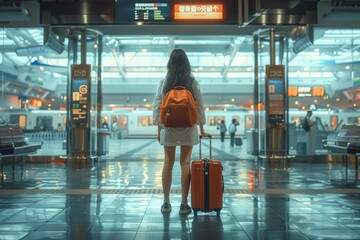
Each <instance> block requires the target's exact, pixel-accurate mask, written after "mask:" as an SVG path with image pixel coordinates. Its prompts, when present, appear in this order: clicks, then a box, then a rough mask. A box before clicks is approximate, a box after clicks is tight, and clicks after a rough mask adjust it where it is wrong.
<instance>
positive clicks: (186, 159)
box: [180, 146, 193, 204]
mask: <svg viewBox="0 0 360 240" xmlns="http://www.w3.org/2000/svg"><path fill="white" fill-rule="evenodd" d="M192 148H193V147H192V146H181V152H180V166H181V203H184V204H185V203H187V198H188V195H189V189H190V180H191V175H190V158H191V153H192Z"/></svg>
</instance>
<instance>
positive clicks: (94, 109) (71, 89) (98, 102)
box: [67, 28, 102, 159]
mask: <svg viewBox="0 0 360 240" xmlns="http://www.w3.org/2000/svg"><path fill="white" fill-rule="evenodd" d="M79 50H80V51H79ZM68 52H69V55H68V59H69V74H68V76H69V81H68V90H67V96H68V114H67V116H68V124H67V136H68V137H67V155H68V157H69V158H72V159H90V158H97V157H98V150H99V142H100V141H101V139H99V138H100V137H101V136H100V135H99V134H98V131H99V130H98V129H99V127H100V125H101V124H100V122H101V108H102V89H101V63H102V62H101V56H102V34H101V33H99V32H98V31H95V30H91V29H86V28H73V29H70V30H69V50H68ZM79 60H80V61H79ZM94 73H95V74H94ZM99 112H100V113H99ZM98 126H99V127H98Z"/></svg>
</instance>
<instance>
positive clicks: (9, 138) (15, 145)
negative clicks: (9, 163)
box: [0, 124, 42, 157]
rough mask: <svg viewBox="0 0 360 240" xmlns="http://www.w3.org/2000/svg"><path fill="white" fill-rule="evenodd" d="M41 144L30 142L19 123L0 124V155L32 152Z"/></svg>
mask: <svg viewBox="0 0 360 240" xmlns="http://www.w3.org/2000/svg"><path fill="white" fill-rule="evenodd" d="M41 146H42V143H39V144H29V143H28V141H27V140H26V138H25V136H24V134H23V132H22V130H21V128H20V127H19V126H18V125H10V124H0V154H1V155H0V156H2V157H4V156H7V155H21V154H30V153H34V152H36V151H37V150H38V149H40V148H41Z"/></svg>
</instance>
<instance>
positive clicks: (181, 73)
mask: <svg viewBox="0 0 360 240" xmlns="http://www.w3.org/2000/svg"><path fill="white" fill-rule="evenodd" d="M167 70H168V72H167V74H166V77H165V85H164V88H163V93H164V94H166V93H167V92H168V91H170V90H171V89H173V88H174V87H176V86H183V87H185V88H186V89H188V90H190V91H191V93H193V91H192V87H191V85H192V81H193V79H194V77H193V76H192V74H191V66H190V62H189V59H188V57H187V55H186V53H185V51H184V50H182V49H174V50H173V51H172V52H171V54H170V58H169V61H168V63H167Z"/></svg>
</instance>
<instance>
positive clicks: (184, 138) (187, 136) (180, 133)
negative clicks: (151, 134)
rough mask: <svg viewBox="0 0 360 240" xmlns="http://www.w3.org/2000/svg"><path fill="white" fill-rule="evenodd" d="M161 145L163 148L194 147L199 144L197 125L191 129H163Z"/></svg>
mask: <svg viewBox="0 0 360 240" xmlns="http://www.w3.org/2000/svg"><path fill="white" fill-rule="evenodd" d="M160 144H161V145H163V146H194V145H196V144H199V134H198V129H197V125H195V126H193V127H191V128H162V129H161V131H160Z"/></svg>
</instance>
